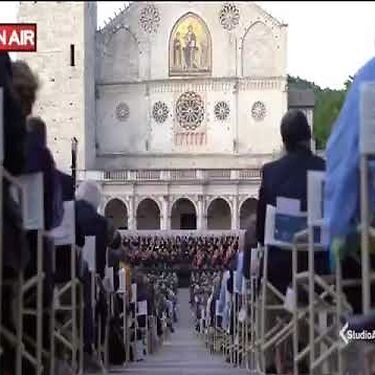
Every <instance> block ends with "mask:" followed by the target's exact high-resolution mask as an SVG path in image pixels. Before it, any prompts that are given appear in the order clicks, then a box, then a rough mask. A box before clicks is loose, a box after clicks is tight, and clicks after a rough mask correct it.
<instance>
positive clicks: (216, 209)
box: [207, 198, 232, 230]
mask: <svg viewBox="0 0 375 375" xmlns="http://www.w3.org/2000/svg"><path fill="white" fill-rule="evenodd" d="M231 223H232V215H231V210H230V206H229V204H228V202H227V201H226V200H225V199H223V198H216V199H214V200H213V201H212V202H211V203H210V205H209V206H208V209H207V229H212V230H216V229H220V230H230V229H231Z"/></svg>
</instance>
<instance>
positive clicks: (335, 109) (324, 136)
mask: <svg viewBox="0 0 375 375" xmlns="http://www.w3.org/2000/svg"><path fill="white" fill-rule="evenodd" d="M352 82H353V77H352V76H349V78H348V79H347V80H346V81H345V82H344V89H342V90H332V89H330V88H324V89H322V88H321V87H320V86H319V85H316V84H315V83H314V82H309V81H307V80H304V79H302V78H300V77H292V76H288V85H289V87H290V88H298V89H312V90H313V91H314V94H315V109H314V124H313V131H314V137H315V139H316V146H317V148H318V149H324V148H325V146H326V143H327V140H328V138H329V135H330V133H331V129H332V126H333V125H334V123H335V121H336V119H337V117H338V115H339V114H340V111H341V108H342V105H343V104H344V101H345V96H346V93H347V92H348V90H349V89H350V87H351V84H352Z"/></svg>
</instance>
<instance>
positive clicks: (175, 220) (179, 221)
mask: <svg viewBox="0 0 375 375" xmlns="http://www.w3.org/2000/svg"><path fill="white" fill-rule="evenodd" d="M171 227H172V229H187V230H188V229H197V210H196V208H195V205H194V203H193V202H192V201H191V200H190V199H188V198H179V199H177V200H176V201H175V202H174V203H173V206H172V210H171Z"/></svg>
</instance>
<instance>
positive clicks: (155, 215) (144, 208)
mask: <svg viewBox="0 0 375 375" xmlns="http://www.w3.org/2000/svg"><path fill="white" fill-rule="evenodd" d="M137 229H139V230H154V229H160V209H159V206H158V205H157V203H156V202H155V201H154V200H152V199H149V198H147V199H144V200H143V201H142V202H140V203H139V204H138V207H137Z"/></svg>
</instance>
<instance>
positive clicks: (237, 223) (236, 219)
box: [232, 195, 240, 230]
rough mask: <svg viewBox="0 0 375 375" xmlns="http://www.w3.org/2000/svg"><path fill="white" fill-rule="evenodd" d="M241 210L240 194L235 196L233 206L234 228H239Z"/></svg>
mask: <svg viewBox="0 0 375 375" xmlns="http://www.w3.org/2000/svg"><path fill="white" fill-rule="evenodd" d="M238 219H239V212H238V196H237V195H236V196H234V197H233V206H232V230H237V229H239V227H240V226H239V222H238V221H239V220H238Z"/></svg>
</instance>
